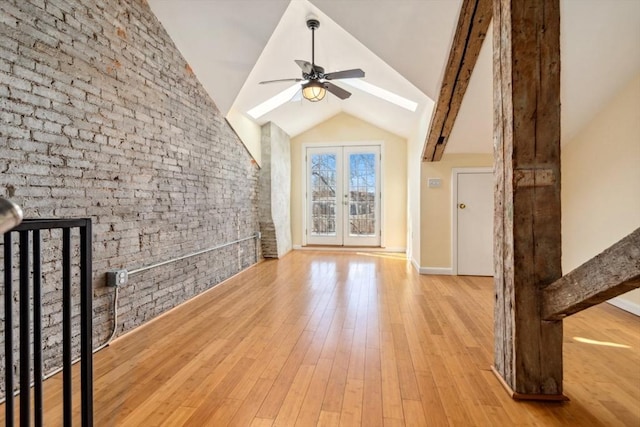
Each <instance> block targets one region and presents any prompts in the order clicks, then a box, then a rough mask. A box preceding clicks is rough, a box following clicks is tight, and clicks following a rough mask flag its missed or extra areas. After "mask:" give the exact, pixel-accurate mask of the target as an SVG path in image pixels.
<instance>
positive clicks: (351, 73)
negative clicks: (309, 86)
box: [324, 68, 364, 80]
mask: <svg viewBox="0 0 640 427" xmlns="http://www.w3.org/2000/svg"><path fill="white" fill-rule="evenodd" d="M359 77H364V71H362V70H361V69H360V68H354V69H352V70H344V71H336V72H335V73H327V74H325V75H324V78H325V79H327V80H337V79H355V78H359Z"/></svg>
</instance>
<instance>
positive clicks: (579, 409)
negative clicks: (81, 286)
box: [0, 251, 640, 427]
mask: <svg viewBox="0 0 640 427" xmlns="http://www.w3.org/2000/svg"><path fill="white" fill-rule="evenodd" d="M492 322H493V281H492V279H491V278H484V277H445V276H420V275H418V274H416V273H415V271H414V270H413V268H412V267H411V266H410V265H409V264H408V263H407V261H406V260H405V259H404V258H402V257H401V256H399V255H396V254H384V253H368V254H365V253H345V252H340V253H338V252H310V251H296V252H293V253H291V254H289V255H287V256H286V257H284V258H283V259H281V260H279V261H265V262H263V263H261V264H258V265H256V266H254V267H252V268H250V269H249V270H247V271H245V272H243V273H241V274H239V275H237V276H235V277H234V278H232V279H230V280H228V281H227V282H225V283H223V284H221V285H219V286H217V287H215V288H214V289H212V290H210V291H208V292H207V293H205V294H203V295H201V296H199V297H197V298H195V299H193V300H192V301H190V302H188V303H186V304H183V305H182V306H180V307H178V308H176V309H174V310H172V311H171V312H169V313H168V314H166V315H164V316H162V317H160V318H159V319H157V320H155V321H153V322H151V323H149V324H147V325H145V326H143V327H142V328H139V329H138V330H136V331H134V332H132V333H129V334H127V335H125V336H124V337H121V338H119V339H117V340H116V341H115V342H113V343H112V344H111V345H110V346H109V347H107V348H106V349H104V350H102V351H100V352H99V353H97V354H96V356H95V403H94V407H95V425H96V426H98V427H101V426H145V427H147V426H148V427H151V426H225V425H233V426H243V427H244V426H294V425H295V426H315V425H322V426H360V425H362V426H366V427H370V426H472V425H476V426H497V425H518V426H555V425H558V426H559V425H571V426H578V425H579V426H616V425H627V426H639V425H640V350H639V349H640V319H639V318H638V317H636V316H634V315H631V314H629V313H626V312H623V311H621V310H619V309H617V308H615V307H613V306H610V305H608V304H602V305H600V306H597V307H593V308H590V309H588V310H586V311H584V312H582V313H579V314H576V315H574V316H572V317H570V318H568V319H566V320H565V321H564V364H565V368H564V372H565V381H564V386H565V394H566V395H567V396H568V397H569V398H570V399H571V401H569V402H567V403H535V402H515V401H513V400H511V398H509V397H508V396H507V394H506V392H505V391H504V390H503V389H502V387H501V385H500V383H499V382H498V380H497V379H496V378H495V377H494V376H493V374H492V373H491V371H490V366H491V364H492V357H493V326H492ZM76 370H77V367H76ZM76 379H77V372H76ZM77 389H78V387H76V390H77ZM59 390H60V378H59V377H54V378H52V379H50V380H49V381H47V383H46V385H45V399H46V402H45V409H46V413H45V419H46V425H51V426H56V425H61V405H60V402H58V401H57V399H58V398H59V394H60V393H59ZM78 403H79V396H78V397H76V407H77V404H78ZM0 410H2V415H1V416H2V417H3V416H4V408H0ZM0 420H1V419H0Z"/></svg>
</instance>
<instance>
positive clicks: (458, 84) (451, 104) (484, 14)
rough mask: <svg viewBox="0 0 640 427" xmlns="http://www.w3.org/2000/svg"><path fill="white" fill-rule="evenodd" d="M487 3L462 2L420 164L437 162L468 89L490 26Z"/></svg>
mask: <svg viewBox="0 0 640 427" xmlns="http://www.w3.org/2000/svg"><path fill="white" fill-rule="evenodd" d="M491 15H492V2H491V0H463V2H462V8H461V9H460V16H459V18H458V26H457V28H456V33H455V36H454V38H453V44H452V45H451V51H450V52H449V59H448V61H447V68H446V69H445V72H444V78H443V79H442V86H441V87H440V95H439V96H438V101H437V103H436V107H435V109H434V110H433V114H432V116H431V125H430V126H429V132H428V133H427V139H426V141H425V146H424V149H423V151H422V159H423V160H424V161H428V162H433V161H439V160H440V159H441V158H442V154H443V153H444V149H445V147H446V145H447V140H448V138H449V135H450V134H451V130H452V129H453V124H454V123H455V120H456V117H457V116H458V111H460V105H461V104H462V99H463V98H464V94H465V92H466V90H467V86H469V80H470V79H471V73H472V72H473V68H474V67H475V65H476V61H477V59H478V55H479V54H480V48H481V47H482V42H483V41H484V39H485V37H486V35H487V30H488V28H489V23H490V22H491Z"/></svg>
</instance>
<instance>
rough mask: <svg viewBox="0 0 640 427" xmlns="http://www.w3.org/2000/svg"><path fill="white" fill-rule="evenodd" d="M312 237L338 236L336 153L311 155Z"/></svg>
mask: <svg viewBox="0 0 640 427" xmlns="http://www.w3.org/2000/svg"><path fill="white" fill-rule="evenodd" d="M310 175H311V177H310V178H311V182H310V184H311V185H310V190H311V230H310V231H311V235H312V236H335V235H336V203H337V194H336V188H337V182H336V177H337V164H336V154H335V153H323V154H311V174H310Z"/></svg>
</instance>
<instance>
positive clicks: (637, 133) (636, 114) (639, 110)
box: [562, 74, 640, 315]
mask: <svg viewBox="0 0 640 427" xmlns="http://www.w3.org/2000/svg"><path fill="white" fill-rule="evenodd" d="M638 227H640V74H639V75H637V76H636V77H635V78H634V79H633V80H632V81H631V82H629V84H628V85H627V86H626V87H625V88H624V89H622V90H621V91H620V92H619V93H618V94H617V95H615V96H614V98H613V99H612V100H611V101H610V102H609V103H608V104H607V105H604V106H603V108H602V110H601V111H600V113H598V115H597V116H596V117H594V119H593V120H592V121H591V122H590V123H589V124H588V125H587V126H586V127H585V128H584V129H583V130H582V131H581V132H580V133H579V134H578V135H577V136H576V137H575V138H573V139H572V140H571V141H569V142H568V143H567V144H565V145H563V147H562V269H563V273H565V274H566V273H567V272H569V271H571V270H573V269H574V268H576V267H578V266H579V265H580V264H582V263H583V262H585V261H587V260H589V259H591V258H593V257H594V256H595V255H597V254H598V253H600V252H601V251H603V250H604V249H606V248H607V247H609V246H611V245H612V244H614V243H616V242H617V241H619V240H620V239H622V238H623V237H625V236H626V235H628V234H629V233H631V232H632V231H634V230H635V229H636V228H638ZM613 302H614V303H616V305H619V306H621V307H622V308H625V309H630V310H635V311H636V314H639V315H640V290H639V289H636V290H634V291H631V292H629V293H627V294H625V295H624V296H621V297H618V298H616V299H615V301H613Z"/></svg>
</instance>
